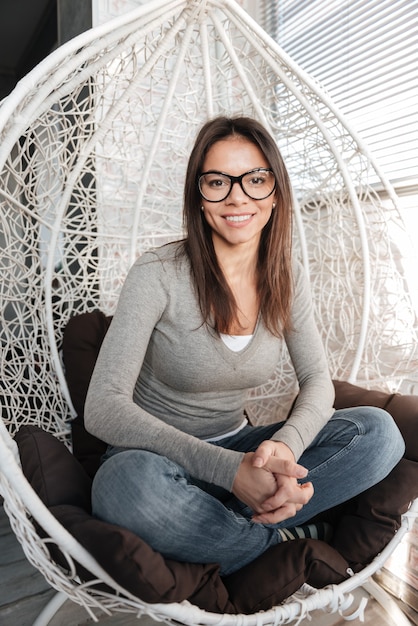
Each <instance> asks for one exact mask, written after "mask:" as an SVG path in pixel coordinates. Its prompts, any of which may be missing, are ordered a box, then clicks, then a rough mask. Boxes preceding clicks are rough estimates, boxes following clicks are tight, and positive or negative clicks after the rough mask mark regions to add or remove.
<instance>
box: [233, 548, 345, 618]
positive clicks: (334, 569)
mask: <svg viewBox="0 0 418 626" xmlns="http://www.w3.org/2000/svg"><path fill="white" fill-rule="evenodd" d="M348 568H349V565H348V563H347V561H346V560H345V559H344V558H343V557H342V556H341V555H340V554H339V553H338V552H337V551H336V550H335V549H333V548H331V546H329V545H328V544H326V543H324V542H323V541H319V540H317V539H296V540H293V541H286V542H284V543H281V544H279V545H277V546H274V547H273V548H270V549H269V550H267V552H265V553H264V554H262V555H261V556H260V557H258V559H256V560H255V561H253V562H252V563H250V564H249V565H247V566H245V567H243V568H242V569H240V570H238V571H237V572H235V573H234V574H231V575H229V576H227V577H225V578H224V583H225V586H226V588H227V590H228V592H229V596H230V599H231V602H232V603H233V604H234V606H235V607H236V610H237V611H238V612H240V613H254V612H256V611H261V610H268V609H270V608H271V607H272V606H274V605H276V604H279V603H280V602H282V601H283V600H285V599H286V598H288V597H289V596H290V595H292V594H293V593H295V591H297V590H298V589H299V588H300V587H301V585H302V584H303V583H305V582H307V583H309V584H310V585H312V586H313V587H316V588H318V589H319V588H322V587H324V586H326V585H329V584H337V583H340V582H341V581H343V580H345V579H346V578H348V571H347V570H348Z"/></svg>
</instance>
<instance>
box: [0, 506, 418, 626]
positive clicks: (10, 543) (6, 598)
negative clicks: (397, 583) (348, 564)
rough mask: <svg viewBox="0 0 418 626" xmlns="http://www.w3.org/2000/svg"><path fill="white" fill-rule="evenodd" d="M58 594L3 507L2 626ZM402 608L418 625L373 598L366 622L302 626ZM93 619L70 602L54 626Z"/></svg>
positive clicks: (381, 619) (122, 621) (416, 616)
mask: <svg viewBox="0 0 418 626" xmlns="http://www.w3.org/2000/svg"><path fill="white" fill-rule="evenodd" d="M54 594H55V592H54V591H53V590H52V589H51V588H50V587H49V586H48V584H47V582H46V581H45V580H44V579H43V577H42V576H41V574H39V572H37V571H36V570H35V569H34V568H33V567H32V566H31V565H30V564H29V563H28V562H27V560H26V558H25V556H24V554H23V552H22V549H21V547H20V545H19V544H18V542H17V541H16V539H15V537H14V535H13V534H12V532H11V530H10V526H9V523H8V519H7V517H6V515H5V513H4V511H3V509H2V508H0V626H32V625H33V623H34V620H35V619H36V617H37V616H38V614H39V612H40V611H41V610H42V608H43V607H44V606H45V605H46V604H47V603H48V601H49V600H50V599H51V598H52V597H53V596H54ZM362 597H369V594H368V593H367V591H366V590H364V589H360V590H358V591H357V592H356V597H355V603H354V605H353V606H358V602H359V601H360V600H361V598H362ZM399 607H400V608H401V609H402V612H403V613H402V614H407V615H408V618H409V622H408V621H405V624H408V623H409V624H411V626H412V625H413V626H418V613H416V612H414V611H412V609H410V608H409V607H407V606H406V605H404V604H402V603H400V602H391V603H390V605H389V607H388V609H389V610H384V609H383V608H382V606H381V605H380V604H379V603H378V602H376V600H374V599H373V598H369V602H368V604H367V608H366V611H365V620H364V622H361V621H360V619H355V620H351V621H348V622H347V621H345V620H344V619H343V618H342V617H341V616H339V615H335V614H332V615H328V614H324V613H322V612H318V613H314V614H313V615H312V618H311V620H304V621H302V622H301V624H300V626H342V625H343V624H350V625H353V626H359V625H360V624H363V626H400V620H401V619H404V618H403V617H399V614H397V613H396V611H399ZM92 623H93V620H92V619H91V617H89V616H88V615H87V614H86V612H85V611H84V609H81V608H80V607H78V606H75V605H74V604H73V603H70V602H66V603H65V604H64V605H63V606H62V608H61V609H60V610H59V612H58V613H56V615H55V616H54V618H53V619H52V620H51V621H50V626H87V625H88V624H92ZM98 623H99V624H100V625H101V624H105V625H107V626H122V625H123V626H157V622H155V621H153V620H151V619H150V618H148V617H142V618H140V619H136V618H135V617H132V616H127V615H123V614H122V615H116V616H113V617H106V616H104V617H102V618H100V619H99V622H98Z"/></svg>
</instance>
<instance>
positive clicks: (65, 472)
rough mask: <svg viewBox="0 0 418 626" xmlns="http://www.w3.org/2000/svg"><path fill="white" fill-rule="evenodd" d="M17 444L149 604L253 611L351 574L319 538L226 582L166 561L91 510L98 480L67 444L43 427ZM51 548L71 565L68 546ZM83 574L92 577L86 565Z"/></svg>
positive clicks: (44, 488)
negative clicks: (307, 587)
mask: <svg viewBox="0 0 418 626" xmlns="http://www.w3.org/2000/svg"><path fill="white" fill-rule="evenodd" d="M15 441H16V443H17V445H18V448H19V453H20V457H21V463H22V469H23V472H24V474H25V476H26V478H27V479H28V480H29V482H30V483H31V485H32V487H33V489H34V490H35V491H36V493H37V494H38V495H39V497H40V498H41V500H42V501H43V502H44V504H45V505H46V506H47V507H48V508H49V510H50V512H51V513H52V514H53V515H54V516H55V517H56V519H57V520H58V521H59V522H60V523H61V524H62V525H63V527H64V528H66V529H67V530H68V531H69V532H70V533H71V534H72V536H73V537H75V539H77V541H79V543H80V544H81V545H82V546H84V547H85V548H86V549H87V550H88V552H89V553H90V554H91V555H92V556H93V557H94V558H95V559H96V560H97V562H98V563H99V564H100V565H101V566H102V567H103V568H104V569H105V570H106V571H107V572H108V574H109V575H110V576H111V577H112V578H113V579H114V580H115V581H116V582H117V583H118V584H119V585H121V586H122V587H124V588H125V589H126V590H128V591H129V592H130V593H132V594H134V595H135V596H137V597H139V598H140V599H141V600H143V601H145V602H149V603H155V602H181V601H183V600H188V601H189V602H191V603H192V604H195V605H196V606H199V607H200V608H202V609H205V610H208V611H212V612H215V613H246V612H252V611H254V610H261V609H268V608H271V606H273V604H275V603H278V602H281V601H282V600H284V599H285V598H287V597H288V596H289V595H291V594H292V593H294V592H295V591H297V590H298V589H299V587H300V586H301V585H302V584H303V583H304V582H306V581H308V580H309V581H310V582H311V583H312V584H316V585H318V586H324V585H326V584H329V583H337V582H340V581H341V580H343V579H344V578H345V577H347V568H348V564H347V562H346V561H345V559H344V558H343V557H342V556H341V555H340V554H339V553H338V552H337V551H336V550H334V549H333V548H331V547H330V546H327V545H326V544H322V542H319V541H314V540H297V541H292V542H286V543H283V544H280V545H278V546H275V547H274V548H272V549H271V550H268V551H267V552H265V553H264V554H262V555H261V556H260V557H258V559H256V560H255V561H254V562H253V563H251V564H250V565H248V566H246V567H245V568H243V569H242V570H239V571H237V572H235V573H234V574H233V575H231V576H229V577H228V578H225V579H222V578H221V577H220V575H219V567H218V566H217V565H216V564H196V563H181V562H177V561H173V560H170V559H165V558H164V557H163V556H162V555H161V554H159V553H158V552H156V551H155V550H153V549H152V548H151V547H150V546H149V545H148V544H147V543H146V542H145V541H143V540H142V539H141V538H140V537H138V536H136V535H135V534H133V533H132V532H130V531H129V530H126V529H124V528H121V527H119V526H116V525H114V524H108V523H107V522H103V521H101V520H98V519H96V518H94V517H93V516H92V515H91V513H90V492H91V479H90V478H89V477H88V476H87V474H86V473H85V471H84V469H83V468H82V466H81V464H80V463H79V461H78V460H77V459H76V458H75V457H74V456H73V455H72V454H71V453H70V452H69V450H68V449H67V448H66V447H65V445H64V444H63V443H62V442H61V441H59V440H58V439H56V438H55V437H54V436H53V435H51V434H50V433H47V432H45V431H43V430H41V429H40V428H38V427H37V426H22V427H21V428H20V430H19V431H18V433H17V434H16V436H15ZM39 532H40V533H41V534H42V533H43V531H42V529H39ZM49 549H50V552H51V556H52V558H53V559H54V560H55V561H56V562H57V563H59V564H61V565H62V566H63V567H66V565H67V560H66V558H65V557H64V556H63V554H62V553H61V552H60V550H59V549H58V548H57V547H56V546H54V545H52V544H49ZM77 573H78V575H79V576H80V578H81V580H83V581H89V580H91V579H92V575H91V573H90V572H88V571H87V570H86V569H84V568H83V567H82V566H80V565H79V564H77Z"/></svg>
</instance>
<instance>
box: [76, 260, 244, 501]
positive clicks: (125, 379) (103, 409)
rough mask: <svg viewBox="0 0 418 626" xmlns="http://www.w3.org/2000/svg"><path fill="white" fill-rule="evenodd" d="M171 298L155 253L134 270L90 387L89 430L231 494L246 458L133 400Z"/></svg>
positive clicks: (97, 435) (110, 442) (112, 442)
mask: <svg viewBox="0 0 418 626" xmlns="http://www.w3.org/2000/svg"><path fill="white" fill-rule="evenodd" d="M168 298H169V294H168V289H167V288H166V286H165V280H164V267H163V263H162V262H161V261H160V260H159V259H158V257H156V256H155V255H152V254H151V253H149V254H146V255H143V257H142V258H141V261H140V262H137V263H136V264H135V265H134V266H133V267H132V269H131V270H130V272H129V274H128V277H127V279H126V281H125V284H124V286H123V289H122V292H121V295H120V298H119V302H118V307H117V310H116V313H115V315H114V318H113V320H112V324H111V325H110V328H109V330H108V332H107V334H106V337H105V339H104V341H103V345H102V347H101V350H100V353H99V357H98V359H97V362H96V366H95V369H94V372H93V376H92V379H91V382H90V386H89V390H88V394H87V398H86V405H85V424H86V428H87V430H88V431H89V432H90V433H92V434H93V435H95V436H96V437H99V438H100V439H102V440H103V441H105V442H107V443H108V444H111V445H113V446H121V447H127V448H141V449H145V450H149V451H151V452H155V453H157V454H161V455H164V456H167V457H168V458H170V459H171V460H172V461H174V462H176V463H178V464H180V465H182V467H184V468H185V469H186V470H187V471H188V472H189V473H190V474H191V475H192V476H194V477H196V478H199V479H201V480H205V481H208V482H211V483H215V484H217V485H219V486H221V487H224V488H225V489H227V490H229V491H230V490H231V487H232V483H233V481H234V478H235V474H236V472H237V470H238V466H239V464H240V463H241V460H242V457H243V454H242V453H240V452H235V451H231V450H226V449H223V448H221V447H218V446H213V445H211V444H210V443H207V442H204V441H202V440H200V439H198V438H196V437H193V436H192V435H189V434H187V433H184V432H182V431H180V430H179V429H177V428H174V427H173V426H171V425H169V424H166V423H165V422H164V421H163V420H161V419H159V418H158V417H155V416H153V415H151V414H150V413H148V412H147V411H144V410H143V409H142V408H141V407H139V406H138V405H137V404H136V403H135V402H134V401H133V392H134V387H135V383H136V381H137V378H138V375H139V372H140V370H141V367H142V364H143V361H144V357H145V354H146V351H147V347H148V343H149V340H150V337H151V334H152V332H153V330H154V327H155V325H156V324H157V322H158V320H159V319H160V317H161V315H162V314H163V312H164V309H165V307H166V304H167V299H168Z"/></svg>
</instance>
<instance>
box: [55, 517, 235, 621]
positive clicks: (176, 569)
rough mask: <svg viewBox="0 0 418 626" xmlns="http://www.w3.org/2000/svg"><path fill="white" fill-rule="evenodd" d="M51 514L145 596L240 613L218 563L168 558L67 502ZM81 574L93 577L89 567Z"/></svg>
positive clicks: (128, 586)
mask: <svg viewBox="0 0 418 626" xmlns="http://www.w3.org/2000/svg"><path fill="white" fill-rule="evenodd" d="M51 512H52V513H53V515H54V516H55V517H56V518H57V519H58V520H59V522H60V523H61V524H62V525H63V526H64V527H65V528H67V530H69V532H71V534H72V535H73V537H75V538H76V539H77V540H78V541H79V542H80V543H81V544H82V545H83V546H84V547H85V548H86V549H87V550H88V551H89V552H90V554H92V555H93V556H94V557H95V559H96V560H97V561H98V563H99V564H100V565H101V566H102V567H103V568H104V569H105V570H106V571H107V572H108V573H109V574H110V576H112V578H114V580H116V581H117V582H118V583H119V584H120V585H121V586H122V587H124V588H125V589H127V590H128V591H130V592H131V593H133V594H134V595H136V596H137V597H139V598H141V600H143V601H145V602H150V603H156V602H181V601H183V600H189V601H190V602H192V603H193V604H196V605H197V606H200V607H201V608H203V609H207V610H209V611H214V612H217V613H225V612H233V611H234V607H233V606H232V605H231V603H230V602H229V598H228V592H227V591H226V589H225V587H224V585H223V583H222V580H221V578H220V576H219V568H218V566H217V565H211V564H209V565H200V564H195V563H193V564H189V563H178V562H177V561H171V560H169V559H164V558H163V557H162V556H161V554H159V553H158V552H155V551H154V550H153V549H152V548H150V546H149V545H148V544H146V543H145V541H142V539H140V538H139V537H137V536H136V535H134V534H133V533H131V532H130V531H128V530H125V529H124V528H120V527H118V526H115V525H113V524H107V523H106V522H102V521H99V520H97V519H94V518H93V517H91V516H90V515H88V514H87V513H86V512H85V511H83V510H82V509H80V508H78V507H74V506H68V505H67V506H65V505H61V506H56V507H52V508H51ZM81 575H82V577H83V580H89V579H91V574H90V573H89V572H87V571H85V570H82V572H81Z"/></svg>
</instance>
